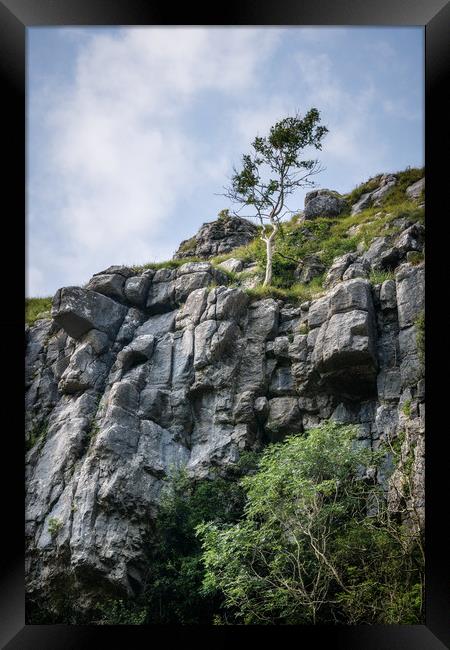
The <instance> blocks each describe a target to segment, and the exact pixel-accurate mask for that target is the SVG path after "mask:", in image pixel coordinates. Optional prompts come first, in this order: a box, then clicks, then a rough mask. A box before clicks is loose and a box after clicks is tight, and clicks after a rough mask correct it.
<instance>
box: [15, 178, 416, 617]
mask: <svg viewBox="0 0 450 650" xmlns="http://www.w3.org/2000/svg"><path fill="white" fill-rule="evenodd" d="M388 184H389V179H386V182H385V184H384V185H383V187H384V186H387V185H388ZM397 225H398V226H399V227H400V228H401V229H402V231H403V232H401V233H400V234H399V235H398V236H397V237H396V238H395V239H394V238H390V239H387V240H385V241H381V243H380V242H378V244H377V245H379V246H380V247H379V249H378V252H379V254H380V255H379V257H383V256H384V257H385V258H386V257H387V259H389V255H391V257H392V260H391V261H392V263H397V261H400V262H401V261H402V260H403V257H404V256H405V254H406V255H407V254H408V252H409V251H410V250H413V249H414V246H415V244H414V242H413V240H416V241H417V242H418V243H417V245H418V246H419V248H420V246H421V245H422V243H423V241H422V239H421V237H422V235H423V232H422V227H421V225H420V224H414V223H411V222H410V221H408V220H407V219H406V220H404V223H402V224H397ZM418 226H420V227H418ZM213 231H214V229H213ZM406 231H407V232H406ZM213 241H215V240H212V239H210V244H211V242H213ZM222 243H223V242H222ZM220 245H221V242H220V241H219V240H216V241H215V243H214V244H211V245H210V249H209V250H210V251H211V250H213V249H214V250H217V249H218V248H219V247H220ZM205 246H206V242H205ZM392 250H394V252H395V256H397V258H398V259H397V260H395V259H394V257H395V256H392V253H391V252H390V251H392ZM375 257H376V255H375ZM377 261H378V258H377V259H375V258H374V259H373V264H376V263H377ZM385 262H386V259H385ZM368 264H369V261H368V260H365V259H362V255H358V254H356V253H351V254H349V255H348V256H343V257H341V258H340V259H339V260H335V264H334V265H333V267H334V270H333V273H332V274H330V276H329V280H330V283H329V286H328V288H327V290H326V293H325V294H324V295H323V296H322V297H321V298H319V299H316V300H313V301H307V303H306V304H302V305H301V306H300V307H299V306H298V305H294V304H289V303H286V302H284V301H281V300H280V301H278V300H273V299H266V300H259V301H254V302H251V303H249V302H248V297H247V295H246V294H245V292H243V291H242V290H240V289H236V288H235V287H230V286H226V274H224V273H222V272H220V271H217V269H216V268H214V267H213V266H212V265H211V264H209V263H206V262H202V263H198V262H192V263H189V264H188V265H184V266H182V267H179V268H177V269H169V268H163V269H159V270H157V271H153V270H150V269H149V270H148V271H145V272H144V273H140V274H138V273H135V272H134V271H133V272H132V273H131V275H130V274H129V273H128V272H127V271H123V269H122V267H110V268H109V269H106V270H105V271H104V272H102V273H101V274H99V275H97V276H94V277H97V278H99V277H100V276H103V278H101V279H99V280H95V282H99V283H101V282H103V283H107V282H109V281H110V278H108V276H121V278H123V280H124V284H123V287H124V301H125V300H126V302H127V304H128V305H132V307H130V308H129V309H127V308H126V307H125V306H124V305H121V304H119V303H118V302H117V300H119V298H118V297H117V300H116V299H114V300H112V299H110V298H108V297H107V296H105V295H102V294H100V293H98V292H94V291H91V290H88V289H78V288H75V289H72V288H68V289H62V290H61V292H59V294H58V299H57V300H56V301H55V303H56V304H55V308H54V314H55V318H56V319H57V320H58V321H60V322H59V323H58V322H57V321H56V320H47V321H40V322H38V323H36V324H35V325H34V326H32V327H28V328H27V331H26V388H27V391H26V438H27V441H28V442H29V441H30V440H31V439H32V436H35V435H36V434H37V433H38V432H39V431H40V430H41V429H40V428H42V430H43V431H44V430H45V431H46V435H42V437H40V438H39V439H38V442H36V444H35V445H34V446H33V448H32V449H31V450H29V451H28V453H27V456H26V461H27V464H26V472H27V479H26V486H27V502H26V536H27V538H26V539H27V542H26V543H27V591H28V592H29V593H30V594H34V596H33V597H35V598H36V599H37V600H39V598H40V597H41V595H43V594H50V595H51V594H52V592H53V591H55V590H56V589H59V588H60V585H61V584H67V583H72V581H73V582H76V583H77V584H78V585H79V586H80V590H81V591H80V593H81V596H80V595H77V594H71V603H72V606H73V608H74V610H77V609H83V608H84V607H88V606H90V605H92V604H95V602H97V601H100V600H101V599H102V598H104V597H105V595H106V594H110V593H116V594H122V595H123V596H124V597H125V596H126V595H128V596H131V597H132V596H134V595H136V594H138V593H139V592H141V591H142V588H143V585H144V583H145V573H146V558H145V553H144V549H145V545H146V544H147V543H149V541H150V542H151V539H152V537H151V536H152V526H153V522H154V518H155V516H156V514H157V509H158V505H159V503H160V501H161V495H162V493H163V491H164V485H165V480H164V479H165V478H166V477H167V476H168V475H169V474H170V473H171V472H173V470H174V468H177V467H184V468H185V469H186V472H187V473H188V476H190V477H191V478H192V479H193V480H199V479H202V478H207V477H211V476H212V474H213V473H214V472H215V471H216V470H217V471H219V473H220V475H226V474H227V472H228V471H229V470H231V469H232V468H233V467H234V466H235V463H236V462H237V460H238V458H239V456H240V454H241V453H242V450H244V449H260V448H261V446H262V445H264V444H266V443H267V442H268V441H278V440H282V439H283V437H284V436H286V435H289V434H296V433H301V432H302V431H303V430H307V429H310V428H312V427H316V426H319V425H320V424H321V423H322V422H323V421H324V420H329V419H330V418H332V419H336V420H338V421H340V422H348V423H353V424H355V425H356V426H357V427H358V439H359V441H358V444H361V445H364V446H366V447H368V448H369V447H372V448H373V449H377V448H381V445H382V444H383V441H385V440H386V438H388V439H389V440H393V439H394V438H395V436H396V435H398V432H399V431H404V432H405V433H406V437H405V442H404V445H403V447H404V452H403V451H402V454H403V453H404V454H405V458H406V454H407V452H408V449H411V448H413V447H414V446H415V447H414V448H415V450H416V451H415V452H414V463H413V466H412V477H413V485H414V499H415V500H416V503H417V504H419V506H418V507H419V510H420V508H423V490H422V492H421V489H420V486H421V484H423V476H424V460H423V449H424V444H423V439H424V436H423V430H424V403H423V400H424V392H425V391H424V380H423V365H422V363H421V361H420V360H419V357H418V351H417V340H416V339H417V330H416V327H415V325H414V323H415V321H416V319H417V315H418V314H420V313H421V309H422V308H423V286H424V271H423V268H424V267H423V264H419V265H416V266H413V265H411V264H406V265H403V266H401V267H399V268H398V269H397V273H396V281H395V282H394V281H393V280H389V281H386V282H384V283H383V284H380V285H378V287H376V288H374V287H372V286H371V285H370V284H369V283H368V282H367V280H365V279H363V278H361V277H353V276H355V275H359V273H360V272H361V271H364V272H367V271H368ZM371 268H373V266H372V267H371ZM120 269H122V270H120ZM130 272H131V270H130ZM223 277H224V278H225V280H224V281H223V282H222V279H223ZM118 282H119V283H120V282H121V281H120V280H118ZM211 282H214V283H215V284H216V285H219V286H214V287H210V286H209V285H210V283H211ZM196 283H199V285H200V286H198V288H195V287H196V286H197V284H196ZM98 286H100V285H98ZM147 290H148V295H147ZM61 294H62V296H61ZM64 294H65V295H64ZM397 303H398V304H397ZM147 304H149V307H148V309H147ZM64 313H66V314H68V316H67V318H66V320H67V323H66V324H67V330H65V329H64V327H63V326H62V324H61V321H62V323H64V322H65V321H64V317H63V314H64ZM119 316H120V317H119ZM72 321H73V322H72ZM71 323H72V325H71ZM98 325H102V326H101V327H99V326H98ZM300 326H306V327H305V330H303V329H302V330H300V331H302V332H303V331H305V333H301V334H300V331H299V329H298V328H299V327H300ZM308 327H309V331H308ZM74 334H75V336H73V335H74ZM407 400H411V404H410V415H409V416H408V417H407V416H406V415H405V414H404V413H403V412H402V409H403V406H404V405H405V403H406V401H407ZM403 447H402V449H403ZM391 471H392V468H389V467H388V464H387V465H386V468H385V470H384V472H381V474H380V475H379V476H378V477H377V480H379V481H383V482H384V483H383V485H384V486H385V489H386V490H388V486H391V485H392V481H393V480H394V479H392V478H389V476H388V475H389V472H391ZM372 478H375V477H372ZM389 489H391V488H389ZM393 493H394V490H393V489H392V490H391V492H389V494H390V497H389V499H390V501H389V504H390V505H389V507H390V508H393V509H394V510H395V507H397V506H398V509H399V510H400V509H401V508H402V506H401V504H400V503H398V504H397V506H396V502H395V500H394V499H393V498H391V496H392V494H393ZM420 504H422V505H420ZM51 517H55V518H57V519H58V520H60V521H61V527H60V529H59V531H58V532H57V534H56V535H53V536H52V535H50V533H49V531H48V525H49V521H50V518H51ZM92 576H95V581H92Z"/></svg>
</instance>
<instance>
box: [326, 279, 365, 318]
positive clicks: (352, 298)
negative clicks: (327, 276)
mask: <svg viewBox="0 0 450 650" xmlns="http://www.w3.org/2000/svg"><path fill="white" fill-rule="evenodd" d="M351 310H364V311H370V312H372V311H373V303H372V290H371V284H370V282H369V281H368V280H364V279H362V278H355V279H354V280H347V281H346V282H341V284H339V285H338V286H336V287H335V288H334V289H333V290H332V291H331V292H330V293H329V308H328V317H331V316H332V315H333V314H337V313H341V312H344V311H351Z"/></svg>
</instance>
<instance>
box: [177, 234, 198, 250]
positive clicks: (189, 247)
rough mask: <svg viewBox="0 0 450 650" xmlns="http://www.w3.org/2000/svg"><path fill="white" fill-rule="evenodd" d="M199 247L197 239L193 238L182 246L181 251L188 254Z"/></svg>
mask: <svg viewBox="0 0 450 650" xmlns="http://www.w3.org/2000/svg"><path fill="white" fill-rule="evenodd" d="M196 246H197V240H196V239H195V237H191V238H190V239H186V241H184V242H183V243H182V244H181V245H180V248H179V250H180V251H181V252H182V253H188V252H189V251H193V250H194V249H195V247H196Z"/></svg>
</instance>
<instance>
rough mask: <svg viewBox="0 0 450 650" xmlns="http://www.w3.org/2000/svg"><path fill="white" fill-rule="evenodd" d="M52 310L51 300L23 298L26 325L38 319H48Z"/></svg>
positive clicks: (48, 298) (32, 323)
mask: <svg viewBox="0 0 450 650" xmlns="http://www.w3.org/2000/svg"><path fill="white" fill-rule="evenodd" d="M51 308H52V298H51V297H50V296H47V297H45V298H25V322H26V323H27V324H28V325H34V323H35V322H36V321H37V320H39V319H40V318H50V311H51Z"/></svg>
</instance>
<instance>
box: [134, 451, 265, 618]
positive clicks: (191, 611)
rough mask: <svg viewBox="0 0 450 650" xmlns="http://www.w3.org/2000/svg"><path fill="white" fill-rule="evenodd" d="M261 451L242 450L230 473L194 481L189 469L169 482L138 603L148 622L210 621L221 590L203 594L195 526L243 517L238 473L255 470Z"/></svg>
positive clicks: (149, 548) (240, 474)
mask: <svg viewBox="0 0 450 650" xmlns="http://www.w3.org/2000/svg"><path fill="white" fill-rule="evenodd" d="M255 465H256V454H254V453H251V452H247V453H243V454H242V456H241V459H240V461H239V462H238V463H237V464H236V466H235V468H234V470H233V471H232V472H231V473H230V475H229V476H227V477H226V478H225V477H221V476H216V477H215V478H213V479H205V480H203V481H198V482H192V481H191V480H190V479H189V478H188V476H187V474H186V472H185V471H183V470H179V471H176V472H174V473H173V475H172V477H171V479H170V480H168V482H167V486H166V490H165V494H164V496H163V499H162V502H161V506H160V510H159V514H158V517H157V519H156V521H155V524H154V527H153V530H152V532H151V537H150V539H149V542H148V546H147V565H148V572H147V576H146V586H145V588H144V592H143V594H142V596H141V597H140V599H139V601H138V602H137V603H136V606H137V607H138V608H139V607H143V608H145V612H146V615H145V622H146V623H149V624H153V623H157V624H184V625H189V624H194V623H211V622H212V618H213V616H214V614H215V612H216V611H217V610H218V608H219V607H220V605H221V602H222V600H223V597H222V596H221V594H219V593H218V594H216V596H214V595H213V594H211V593H209V594H204V593H203V590H202V581H203V575H204V571H203V563H202V559H201V544H200V540H199V539H198V537H197V536H196V534H195V528H196V526H197V525H198V524H200V523H201V522H203V521H215V522H216V523H220V524H231V523H234V522H236V521H238V520H239V518H240V517H241V516H242V513H243V508H244V503H245V492H244V490H243V487H242V486H241V485H240V483H239V478H241V477H242V476H243V475H244V474H246V473H248V472H251V471H253V469H254V467H255Z"/></svg>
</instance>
